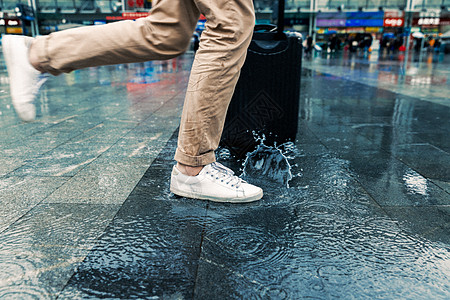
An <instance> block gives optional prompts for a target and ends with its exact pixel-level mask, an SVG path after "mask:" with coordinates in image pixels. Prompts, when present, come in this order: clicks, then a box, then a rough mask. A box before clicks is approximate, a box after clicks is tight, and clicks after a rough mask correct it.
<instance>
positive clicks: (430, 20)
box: [417, 18, 440, 26]
mask: <svg viewBox="0 0 450 300" xmlns="http://www.w3.org/2000/svg"><path fill="white" fill-rule="evenodd" d="M439 23H440V19H439V18H420V19H419V20H418V21H417V25H419V26H422V25H439Z"/></svg>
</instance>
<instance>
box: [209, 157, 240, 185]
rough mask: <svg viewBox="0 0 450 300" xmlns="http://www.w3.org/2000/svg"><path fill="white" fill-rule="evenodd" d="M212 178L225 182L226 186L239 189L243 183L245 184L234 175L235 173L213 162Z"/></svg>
mask: <svg viewBox="0 0 450 300" xmlns="http://www.w3.org/2000/svg"><path fill="white" fill-rule="evenodd" d="M208 173H210V174H211V177H215V178H216V180H220V181H221V182H225V183H226V184H231V186H232V187H236V188H239V187H240V186H241V183H242V182H244V180H242V179H241V178H239V177H237V176H235V175H234V172H233V171H232V170H231V169H229V168H227V167H225V166H224V165H222V164H221V163H218V162H213V163H212V164H211V171H210V172H207V174H208Z"/></svg>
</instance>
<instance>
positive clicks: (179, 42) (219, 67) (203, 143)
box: [30, 0, 255, 166]
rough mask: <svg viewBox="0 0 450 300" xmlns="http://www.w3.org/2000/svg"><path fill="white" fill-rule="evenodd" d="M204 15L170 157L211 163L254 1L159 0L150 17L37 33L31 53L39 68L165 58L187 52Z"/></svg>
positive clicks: (51, 69)
mask: <svg viewBox="0 0 450 300" xmlns="http://www.w3.org/2000/svg"><path fill="white" fill-rule="evenodd" d="M200 13H202V14H204V15H205V16H206V19H207V22H206V29H205V31H204V32H203V34H202V37H201V41H200V48H199V50H198V51H197V54H196V57H195V61H194V65H193V67H192V71H191V77H190V80H189V85H188V89H187V94H186V100H185V105H184V109H183V115H182V118H181V124H180V134H179V139H178V148H177V152H176V154H175V159H176V160H177V161H178V162H180V163H183V164H186V165H190V166H200V165H205V164H208V163H211V162H213V161H215V156H214V150H215V149H216V148H217V146H218V144H219V141H220V136H221V133H222V129H223V124H224V120H225V116H226V111H227V108H228V104H229V102H230V100H231V96H232V94H233V91H234V87H235V85H236V82H237V79H238V77H239V72H240V69H241V67H242V65H243V63H244V60H245V54H246V50H247V47H248V45H249V43H250V39H251V34H252V30H253V25H254V22H255V20H254V12H253V3H252V0H159V1H158V2H157V3H156V5H155V6H154V7H153V9H152V11H151V14H150V16H149V17H147V18H142V19H138V20H136V21H122V22H117V23H111V24H107V25H102V26H92V27H85V28H76V29H71V30H66V31H61V32H57V33H52V34H50V35H49V36H43V37H38V38H37V40H36V41H35V43H34V44H33V46H32V48H31V50H30V57H31V56H33V57H38V61H39V66H40V68H41V70H42V71H45V72H48V73H51V74H53V75H58V74H60V73H62V72H70V71H73V70H76V69H81V68H86V67H93V66H100V65H111V64H120V63H132V62H142V61H149V60H162V59H169V58H172V57H175V56H177V55H179V54H181V53H183V52H184V51H185V49H186V48H187V46H188V44H189V41H190V38H191V36H192V32H193V30H194V28H195V25H196V23H197V20H198V17H199V14H200Z"/></svg>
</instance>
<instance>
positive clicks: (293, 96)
mask: <svg viewBox="0 0 450 300" xmlns="http://www.w3.org/2000/svg"><path fill="white" fill-rule="evenodd" d="M301 59H302V40H301V38H299V36H298V35H296V34H287V37H286V38H285V39H282V40H277V39H276V35H275V34H273V33H255V34H254V36H253V40H252V42H251V44H250V47H249V49H248V52H247V58H246V61H245V64H244V66H243V68H242V70H241V75H240V78H239V81H238V83H237V86H236V90H235V92H234V95H233V98H232V100H231V103H230V106H229V108H228V112H227V117H226V121H225V127H224V131H223V134H222V139H221V145H222V146H224V147H226V148H228V149H230V151H231V152H232V154H233V155H235V156H237V157H243V156H245V154H246V153H247V152H249V151H252V150H253V149H254V147H255V146H256V145H257V142H256V141H255V139H254V134H253V132H255V133H256V134H257V136H259V137H262V136H263V135H264V136H265V137H266V141H265V144H268V145H270V144H274V142H276V143H277V144H281V143H284V142H286V141H289V140H292V141H293V140H295V136H296V134H297V125H298V111H299V97H300V74H301Z"/></svg>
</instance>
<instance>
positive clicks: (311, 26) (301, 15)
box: [0, 0, 450, 51]
mask: <svg viewBox="0 0 450 300" xmlns="http://www.w3.org/2000/svg"><path fill="white" fill-rule="evenodd" d="M254 5H255V10H256V16H257V23H262V24H266V23H276V19H275V18H276V16H277V0H255V1H254ZM151 6H152V0H0V10H1V11H0V33H1V34H4V33H8V34H26V35H36V34H48V33H50V32H53V31H58V30H63V29H67V28H71V27H76V26H86V25H101V24H106V23H109V22H115V21H118V20H124V19H136V18H139V17H143V16H146V15H147V14H148V11H149V10H150V8H151ZM449 6H450V0H389V1H387V0H359V1H356V0H342V1H338V0H286V9H285V18H286V20H285V24H286V26H285V30H291V31H297V32H300V33H302V34H303V36H304V37H305V39H306V37H307V36H310V37H311V38H312V39H313V40H314V43H315V44H317V45H320V46H321V47H326V48H330V47H331V48H333V49H331V50H332V51H334V50H335V49H334V48H335V47H336V49H339V48H343V47H345V46H347V47H348V48H350V50H351V49H352V43H353V44H354V45H356V43H355V40H356V41H357V43H358V46H359V47H361V42H362V41H364V40H366V41H367V40H369V39H370V40H371V41H376V43H374V44H373V43H372V44H371V47H373V48H379V47H386V46H387V47H392V45H394V42H395V41H396V40H398V41H397V42H396V47H397V48H399V47H401V44H400V41H399V40H400V39H402V40H404V41H403V44H405V43H406V39H405V36H408V35H409V34H414V33H420V35H425V36H426V38H427V39H429V38H433V39H434V40H438V39H440V37H441V36H442V35H443V34H445V33H446V32H448V31H450V13H449V11H448V7H449ZM204 22H205V20H204V18H202V19H201V20H199V24H198V28H197V30H198V31H201V30H202V29H203V28H204ZM383 39H384V40H385V41H384V42H383ZM427 42H428V40H427ZM386 43H387V44H389V45H387V44H386ZM335 44H336V45H335ZM363 47H364V45H363ZM411 47H412V46H411Z"/></svg>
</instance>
